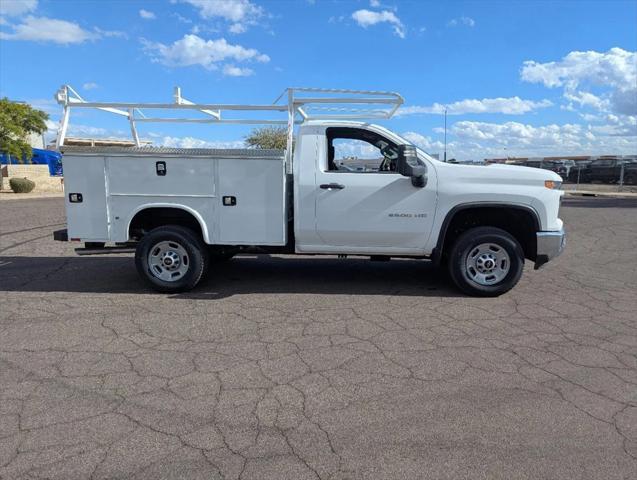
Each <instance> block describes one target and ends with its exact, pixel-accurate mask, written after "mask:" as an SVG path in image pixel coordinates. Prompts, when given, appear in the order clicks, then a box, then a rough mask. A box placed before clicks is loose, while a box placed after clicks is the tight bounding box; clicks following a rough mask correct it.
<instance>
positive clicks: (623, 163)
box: [580, 158, 637, 185]
mask: <svg viewBox="0 0 637 480" xmlns="http://www.w3.org/2000/svg"><path fill="white" fill-rule="evenodd" d="M622 169H623V183H625V184H628V185H636V184H637V161H636V160H624V159H606V158H602V159H599V160H594V161H592V162H591V163H590V164H589V165H587V166H586V167H585V168H583V169H582V171H581V172H580V182H582V183H591V182H600V183H619V181H620V180H621V179H622Z"/></svg>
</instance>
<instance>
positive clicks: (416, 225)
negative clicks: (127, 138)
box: [64, 121, 563, 256]
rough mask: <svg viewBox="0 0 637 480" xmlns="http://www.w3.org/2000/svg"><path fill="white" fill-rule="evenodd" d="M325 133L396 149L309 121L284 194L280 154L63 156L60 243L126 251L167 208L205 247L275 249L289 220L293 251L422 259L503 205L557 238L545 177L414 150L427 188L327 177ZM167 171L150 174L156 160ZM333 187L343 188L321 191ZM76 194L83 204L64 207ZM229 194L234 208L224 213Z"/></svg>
mask: <svg viewBox="0 0 637 480" xmlns="http://www.w3.org/2000/svg"><path fill="white" fill-rule="evenodd" d="M330 127H340V128H344V127H345V128H356V129H363V130H370V131H372V132H375V133H378V134H380V135H383V136H384V137H386V138H387V139H389V140H391V141H392V142H394V143H396V144H404V143H408V142H407V141H406V140H404V139H403V138H401V137H400V136H398V135H396V134H395V133H392V132H390V131H389V130H387V129H385V128H383V127H380V126H377V125H371V124H367V123H362V122H344V121H338V122H336V121H308V122H306V123H304V124H302V125H301V126H300V127H299V131H298V134H297V137H296V145H295V152H294V162H293V166H294V169H293V174H292V177H293V186H290V187H288V185H287V181H286V174H285V164H284V158H285V154H284V152H282V151H268V150H189V149H161V148H159V149H158V148H134V149H130V148H128V149H127V148H119V149H112V148H103V149H96V148H85V147H75V148H69V147H66V149H65V151H64V170H65V175H66V191H67V198H66V202H67V215H68V231H69V232H68V235H69V237H70V238H79V239H81V240H82V241H91V242H100V241H101V242H104V241H106V242H127V241H128V240H129V239H130V231H129V227H130V223H131V220H132V219H133V217H134V216H135V215H136V214H137V213H138V212H140V211H142V210H144V209H147V208H153V207H174V208H179V209H182V210H184V211H187V212H189V213H191V214H192V215H193V216H194V217H195V218H196V219H197V221H198V223H199V224H200V226H201V230H202V233H203V239H204V241H205V242H206V243H207V244H210V245H237V246H243V245H248V246H284V245H286V243H287V240H288V232H287V225H288V219H289V218H290V216H291V215H292V210H291V206H292V205H288V195H287V193H288V192H287V189H288V188H293V192H294V195H293V198H294V204H293V205H294V208H293V216H294V239H295V242H294V249H295V251H296V252H297V253H342V254H369V255H418V256H428V255H431V254H432V252H433V251H434V249H435V248H436V246H437V245H438V242H439V239H440V234H441V232H442V231H443V227H444V222H445V219H446V218H447V217H448V216H449V215H450V213H452V211H453V210H454V209H457V208H461V207H463V206H476V205H482V204H484V205H490V204H494V203H497V204H499V205H508V206H516V207H520V208H524V209H526V210H529V211H531V212H533V214H534V215H535V216H536V217H537V220H538V227H539V230H540V231H559V230H561V229H562V226H563V225H562V221H561V220H560V219H559V218H558V216H557V215H558V209H559V204H560V197H561V195H562V194H563V192H560V191H556V190H551V189H548V188H546V187H545V186H544V182H545V181H546V180H555V181H559V180H560V177H559V176H558V175H557V174H556V173H553V172H550V171H547V170H540V169H535V168H526V167H518V166H515V167H513V166H506V165H491V166H472V165H457V164H449V163H443V162H440V161H438V160H435V159H433V158H431V157H430V156H429V155H427V154H426V153H425V152H423V151H420V150H419V151H418V161H419V162H421V164H423V165H425V166H426V168H427V183H426V185H425V186H424V187H423V188H417V187H414V186H413V185H412V183H411V180H410V178H408V177H404V176H402V175H400V174H398V173H396V172H369V173H358V172H343V171H329V170H328V167H327V141H326V132H327V131H328V129H329V128H330ZM158 161H163V162H165V163H166V169H167V172H168V173H167V175H166V176H158V175H157V174H156V171H155V165H156V162H158ZM330 183H337V184H340V185H343V187H344V188H342V189H325V188H321V185H324V184H330ZM72 192H81V193H82V194H83V195H84V203H83V204H75V203H70V202H69V195H68V194H69V193H72ZM225 196H233V197H235V198H236V205H234V206H224V205H223V200H222V199H223V197H225Z"/></svg>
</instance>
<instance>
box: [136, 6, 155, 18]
mask: <svg viewBox="0 0 637 480" xmlns="http://www.w3.org/2000/svg"><path fill="white" fill-rule="evenodd" d="M139 16H140V17H141V18H143V19H144V20H155V19H156V18H157V16H156V15H155V14H154V13H153V12H151V11H149V10H144V9H143V8H142V9H141V10H140V11H139Z"/></svg>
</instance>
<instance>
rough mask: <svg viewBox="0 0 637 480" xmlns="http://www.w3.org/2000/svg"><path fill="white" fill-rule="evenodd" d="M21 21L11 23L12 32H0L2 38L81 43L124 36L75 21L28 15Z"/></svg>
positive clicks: (64, 43)
mask: <svg viewBox="0 0 637 480" xmlns="http://www.w3.org/2000/svg"><path fill="white" fill-rule="evenodd" d="M21 22H22V23H19V24H18V25H13V26H12V27H11V28H12V29H13V32H11V33H9V32H0V39H2V40H26V41H34V42H53V43H59V44H61V45H69V44H72V43H83V42H86V41H89V40H98V39H100V38H102V37H120V38H126V33H124V32H120V31H113V30H102V29H100V28H97V27H95V28H94V29H93V31H89V30H86V29H84V28H82V27H80V26H79V25H78V24H77V23H75V22H69V21H67V20H58V19H55V18H47V17H34V16H33V15H28V16H27V17H25V18H24V19H22V20H21Z"/></svg>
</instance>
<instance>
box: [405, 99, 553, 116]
mask: <svg viewBox="0 0 637 480" xmlns="http://www.w3.org/2000/svg"><path fill="white" fill-rule="evenodd" d="M551 105H553V104H552V103H551V102H550V101H549V100H540V101H537V102H536V101H533V100H524V99H521V98H520V97H510V98H502V97H499V98H483V99H482V100H480V99H466V100H460V101H458V102H453V103H449V104H447V105H443V104H441V103H434V104H433V105H431V106H417V105H415V106H407V107H403V108H401V109H399V110H398V112H397V115H415V114H423V113H424V114H427V113H429V114H436V115H442V114H444V113H445V108H447V114H448V115H463V114H467V113H504V114H507V115H522V114H524V113H528V112H531V111H533V110H537V109H539V108H546V107H550V106H551Z"/></svg>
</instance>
